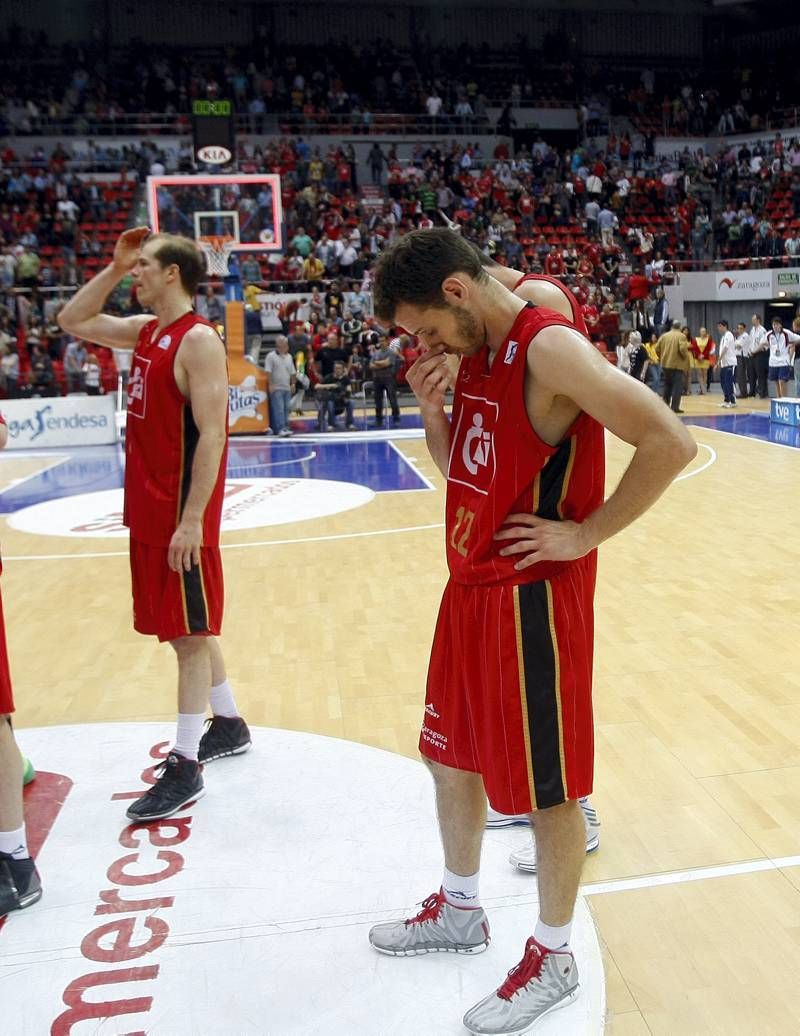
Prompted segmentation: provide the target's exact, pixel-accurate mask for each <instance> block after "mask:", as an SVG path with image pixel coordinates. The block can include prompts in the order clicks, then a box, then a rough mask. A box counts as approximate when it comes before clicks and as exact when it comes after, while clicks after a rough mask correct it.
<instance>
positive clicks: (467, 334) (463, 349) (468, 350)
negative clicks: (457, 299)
mask: <svg viewBox="0 0 800 1036" xmlns="http://www.w3.org/2000/svg"><path fill="white" fill-rule="evenodd" d="M451 308H452V309H453V311H454V313H455V317H456V327H457V328H458V350H457V351H458V352H460V353H465V354H467V355H469V356H472V355H474V354H475V353H477V352H479V351H480V350H481V349H482V348H483V347H484V345H485V344H486V334H485V332H484V331H483V330H482V329H481V327H480V326H479V325H478V321H477V320H476V319H475V317H474V316H473V315H472V313H470V312H469V311H468V310H466V309H460V308H459V307H457V306H452V307H451ZM454 351H455V350H454Z"/></svg>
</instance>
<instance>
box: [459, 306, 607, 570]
mask: <svg viewBox="0 0 800 1036" xmlns="http://www.w3.org/2000/svg"><path fill="white" fill-rule="evenodd" d="M553 324H556V325H560V326H563V327H571V326H572V325H571V324H570V322H569V320H568V319H567V318H566V317H563V316H561V314H559V313H555V312H554V311H553V310H551V309H545V308H544V307H538V306H534V305H532V304H531V303H528V305H527V306H526V307H525V308H524V309H522V310H520V313H519V315H518V316H517V318H516V320H515V321H514V324H513V326H512V327H511V330H510V331H509V333H508V337H507V338H506V340H505V341H504V342H503V344H502V346H501V347H500V349H499V350H498V352H497V354H496V355H495V358H494V361H493V362H492V365H491V366H489V364H488V360H489V349H488V347H487V346H484V348H483V349H482V350H481V351H480V352H479V353H478V354H477V355H476V356H471V357H466V358H464V359H462V361H461V366H460V369H459V372H458V380H457V381H456V389H455V398H454V400H453V413H452V417H451V425H450V428H451V431H450V460H449V464H448V471H447V505H446V522H447V525H446V530H447V562H448V565H449V568H450V575H451V577H452V578H453V579H454V580H455V581H456V582H459V583H471V584H476V583H532V582H536V581H537V580H540V579H549V578H551V577H552V576H554V575H556V574H558V573H559V572H561V571H563V570H564V569H565V568H567V567H568V566H569V565H570V564H571V562H551V561H546V562H540V563H539V564H537V565H532V566H531V567H530V568H526V569H524V570H523V571H521V572H517V571H516V570H515V568H514V565H515V563H516V562H517V561H519V560H520V557H519V555H516V556H513V555H512V556H510V557H501V556H500V553H499V551H500V549H501V548H502V547H503V546H506V544H507V541H503V540H500V541H496V540H495V539H494V535H495V533H496V532H497V531H498V530H499V529H500V528H501V526H502V525H503V523H504V521H505V519H506V517H507V516H508V515H509V514H522V513H531V512H532V513H534V514H538V515H539V516H540V517H542V518H549V519H552V520H554V521H559V520H561V519H571V520H572V521H576V522H581V521H583V520H584V518H586V517H587V516H588V515H590V514H591V513H592V511H594V510H596V509H597V508H598V507H599V506H600V504H601V503H602V502H603V490H604V485H605V451H604V437H603V428H602V425H600V424H598V422H597V421H595V420H594V418H592V417H590V416H589V415H588V414H586V413H581V414H579V415H578V417H577V418H576V420H575V422H574V423H573V424H572V426H571V428H569V430H568V431H567V434H566V435H565V437H564V439H563V441H562V442H561V443H560V444H559V445H558V446H549V445H548V444H547V443H545V442H543V440H542V439H540V438H539V436H538V435H537V434H536V432H535V431H534V430H533V428H532V427H531V422H530V418H529V417H528V412H527V409H526V407H525V375H526V371H527V354H528V349H535V348H536V335H537V334H538V333H539V332H540V331H541V330H542V328H545V327H550V326H551V325H553Z"/></svg>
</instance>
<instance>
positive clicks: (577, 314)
mask: <svg viewBox="0 0 800 1036" xmlns="http://www.w3.org/2000/svg"><path fill="white" fill-rule="evenodd" d="M526 281H534V282H535V281H547V283H548V284H555V286H556V287H557V288H559V289H560V290H561V294H562V295H564V296H565V297H566V299H567V301H568V302H569V305H570V309H571V310H572V323H573V324H574V325H575V327H577V329H578V330H579V331H580V333H581V334H582V335H586V337H587V338H588V337H589V331H588V330H587V328H586V321H585V320H584V319H583V312H582V311H581V305H580V303H579V302H578V300H577V298H576V297H575V296H574V295H573V294H572V292H571V291H570V290H569V288H566V287H565V286H564V285H563V284H562V283H561V281H560V280H559V279H558V278H557V277H548V275H547V274H546V273H526V274H523V275H522V277H520V279H519V280H518V281H517V283H516V284H515V285H514V287H513V288H512V289H511V290H512V291H516V290H517V288H520V287H522V285H523V284H525V283H526Z"/></svg>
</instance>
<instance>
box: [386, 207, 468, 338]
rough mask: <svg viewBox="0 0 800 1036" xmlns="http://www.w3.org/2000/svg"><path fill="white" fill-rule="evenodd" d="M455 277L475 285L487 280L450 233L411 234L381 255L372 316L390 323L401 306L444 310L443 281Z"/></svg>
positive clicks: (459, 240) (439, 230)
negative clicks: (463, 277)
mask: <svg viewBox="0 0 800 1036" xmlns="http://www.w3.org/2000/svg"><path fill="white" fill-rule="evenodd" d="M455 273H466V274H469V276H470V277H472V279H473V280H475V281H482V280H485V279H486V278H487V274H485V273H484V272H483V266H482V265H481V261H480V259H478V256H477V255H476V254H475V250H474V249H473V248H472V246H471V245H469V244H468V243H467V242H466V241H464V240H463V239H462V238H461V236H460V235H459V234H454V233H453V231H452V230H449V229H446V228H443V227H436V228H434V229H432V230H412V231H411V232H410V233H408V234H405V235H404V236H403V237H401V238H399V239H398V240H397V241H395V243H394V244H393V245H390V247H389V248H387V249H386V251H385V252H384V253H383V255H382V256H381V257H380V259H379V260H378V263H377V265H376V267H375V280H374V283H373V289H372V290H373V298H374V302H375V313H376V315H377V317H378V319H379V320H381V321H383V322H384V323H390V324H391V323H392V322H393V321H394V315H395V312H396V310H397V307H398V306H400V305H402V304H403V303H407V304H408V305H411V306H419V307H421V308H427V307H433V308H435V309H444V308H445V307H446V306H447V303H446V301H445V298H444V293H443V292H442V281H444V280H445V279H446V278H447V277H452V275H453V274H455Z"/></svg>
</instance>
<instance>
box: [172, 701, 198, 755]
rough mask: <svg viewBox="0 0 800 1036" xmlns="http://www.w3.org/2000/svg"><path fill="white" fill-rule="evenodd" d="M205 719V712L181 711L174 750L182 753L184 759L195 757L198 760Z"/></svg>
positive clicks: (179, 753)
mask: <svg viewBox="0 0 800 1036" xmlns="http://www.w3.org/2000/svg"><path fill="white" fill-rule="evenodd" d="M205 719H206V714H205V712H179V713H178V730H177V733H176V734H175V744H174V745H173V746H172V751H173V752H177V753H178V755H182V756H183V758H184V759H194V761H195V762H197V749H198V748H199V747H200V738H201V737H202V735H203V723H205Z"/></svg>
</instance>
